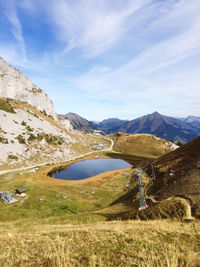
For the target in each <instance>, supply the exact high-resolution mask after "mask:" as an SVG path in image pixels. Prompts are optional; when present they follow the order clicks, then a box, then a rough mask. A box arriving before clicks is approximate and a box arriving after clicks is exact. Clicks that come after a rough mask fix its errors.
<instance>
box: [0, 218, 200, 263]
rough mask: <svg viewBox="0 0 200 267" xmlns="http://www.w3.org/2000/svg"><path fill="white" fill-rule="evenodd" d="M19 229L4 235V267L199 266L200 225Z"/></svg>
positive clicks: (1, 258) (118, 224) (126, 224)
mask: <svg viewBox="0 0 200 267" xmlns="http://www.w3.org/2000/svg"><path fill="white" fill-rule="evenodd" d="M21 229H22V226H20V222H19V223H18V226H16V225H13V224H8V226H7V229H3V230H1V235H0V250H1V256H0V265H1V266H2V267H4V266H34V267H35V266H38V267H39V266H51V267H58V266H70V267H73V266H74V267H75V266H76V267H77V266H80V267H84V266H85V267H88V266H101V267H104V266H108V267H109V266H121V267H124V266H145V267H146V266H157V267H160V266H173V267H196V266H199V262H200V255H199V250H200V234H199V231H200V224H199V222H196V223H192V224H189V225H188V224H186V223H180V222H172V221H150V222H140V221H128V222H100V223H95V224H87V225H77V226H72V225H66V224H59V225H51V224H48V225H38V226H31V227H30V226H29V227H27V226H26V225H23V230H21ZM8 255H9V257H8Z"/></svg>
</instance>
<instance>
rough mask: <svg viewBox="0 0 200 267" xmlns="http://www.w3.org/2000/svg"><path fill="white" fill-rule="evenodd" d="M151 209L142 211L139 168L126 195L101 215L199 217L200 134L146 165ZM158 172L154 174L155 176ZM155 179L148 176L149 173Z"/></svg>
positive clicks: (120, 216)
mask: <svg viewBox="0 0 200 267" xmlns="http://www.w3.org/2000/svg"><path fill="white" fill-rule="evenodd" d="M143 169H144V170H146V171H147V174H148V175H149V176H147V175H146V174H145V173H144V174H143V176H142V184H143V190H144V193H145V195H146V201H147V204H148V206H149V207H148V208H147V209H145V210H141V211H139V210H138V208H139V192H138V181H137V176H135V175H134V173H137V170H136V169H135V170H133V175H132V178H130V180H129V183H128V184H129V187H128V188H127V190H126V193H124V195H123V196H120V197H119V198H118V199H116V200H115V201H113V203H112V204H111V205H110V207H107V208H105V209H103V210H100V211H99V212H98V214H101V215H104V216H106V217H107V218H108V219H136V218H140V219H157V218H173V217H175V218H179V219H180V218H183V217H185V218H190V219H191V215H192V216H193V217H195V218H200V137H198V138H196V139H194V140H192V141H191V142H189V143H187V144H185V145H184V146H182V147H180V148H178V149H176V150H174V151H172V152H170V153H168V154H165V155H163V156H161V157H159V158H157V159H154V160H151V161H149V163H148V164H145V165H143ZM153 173H155V176H154V175H153ZM152 175H153V177H154V180H153V181H151V180H150V179H149V177H150V176H152Z"/></svg>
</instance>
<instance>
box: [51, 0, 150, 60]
mask: <svg viewBox="0 0 200 267" xmlns="http://www.w3.org/2000/svg"><path fill="white" fill-rule="evenodd" d="M149 2H150V0H135V1H130V0H129V1H128V0H125V1H123V3H122V2H121V1H115V2H113V1H111V0H101V1H98V0H86V1H82V0H76V1H65V0H59V1H58V0H56V1H55V0H54V1H52V5H51V4H50V7H51V8H50V9H49V13H50V16H53V17H52V19H53V21H54V22H55V25H56V26H57V27H56V31H58V32H57V33H58V35H60V37H61V38H62V39H63V41H65V42H66V44H67V47H66V49H65V51H64V53H66V52H68V51H70V50H71V49H74V48H81V49H82V50H83V52H84V54H85V55H86V56H88V57H95V56H97V55H99V54H101V53H103V52H104V51H106V50H107V49H109V48H111V47H112V46H113V45H114V44H115V43H116V42H117V41H118V40H119V39H120V38H121V37H122V36H123V35H124V34H125V33H127V31H129V29H130V28H131V27H132V26H133V25H129V23H128V22H129V17H130V16H131V15H132V14H133V13H134V12H136V11H137V10H138V9H140V8H142V7H143V6H144V5H146V4H147V3H149Z"/></svg>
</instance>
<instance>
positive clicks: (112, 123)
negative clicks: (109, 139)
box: [96, 118, 127, 134]
mask: <svg viewBox="0 0 200 267" xmlns="http://www.w3.org/2000/svg"><path fill="white" fill-rule="evenodd" d="M125 122H127V121H126V120H120V119H117V118H110V119H106V120H103V121H101V122H99V123H96V126H97V127H98V128H99V129H101V130H102V131H104V132H105V133H107V134H110V133H115V132H118V131H119V129H120V127H121V126H122V125H123V124H124V123H125Z"/></svg>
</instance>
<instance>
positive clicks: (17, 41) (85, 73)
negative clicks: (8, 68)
mask: <svg viewBox="0 0 200 267" xmlns="http://www.w3.org/2000/svg"><path fill="white" fill-rule="evenodd" d="M199 14H200V0H189V1H188V0H157V1H156V0H132V1H131V0H50V1H49V0H48V1H47V0H6V1H5V0H0V25H1V27H0V56H2V57H3V58H4V59H5V60H6V61H7V62H8V63H10V64H11V65H13V66H15V67H16V68H18V69H20V70H22V71H23V72H25V74H26V75H27V76H28V77H29V78H30V79H31V80H32V81H33V82H34V83H35V84H37V85H38V86H39V87H40V88H42V89H43V90H44V91H45V92H46V93H47V94H48V95H49V96H50V98H51V99H52V100H53V101H54V104H55V108H56V111H57V113H63V114H65V113H67V112H69V111H71V112H75V113H78V114H79V115H81V116H83V117H85V118H87V119H89V120H102V119H105V118H108V117H118V118H121V119H134V118H136V117H138V116H142V115H145V114H149V113H152V112H154V111H158V112H160V113H161V114H165V115H168V116H175V117H185V116H187V115H189V114H190V115H196V116H200V15H199Z"/></svg>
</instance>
